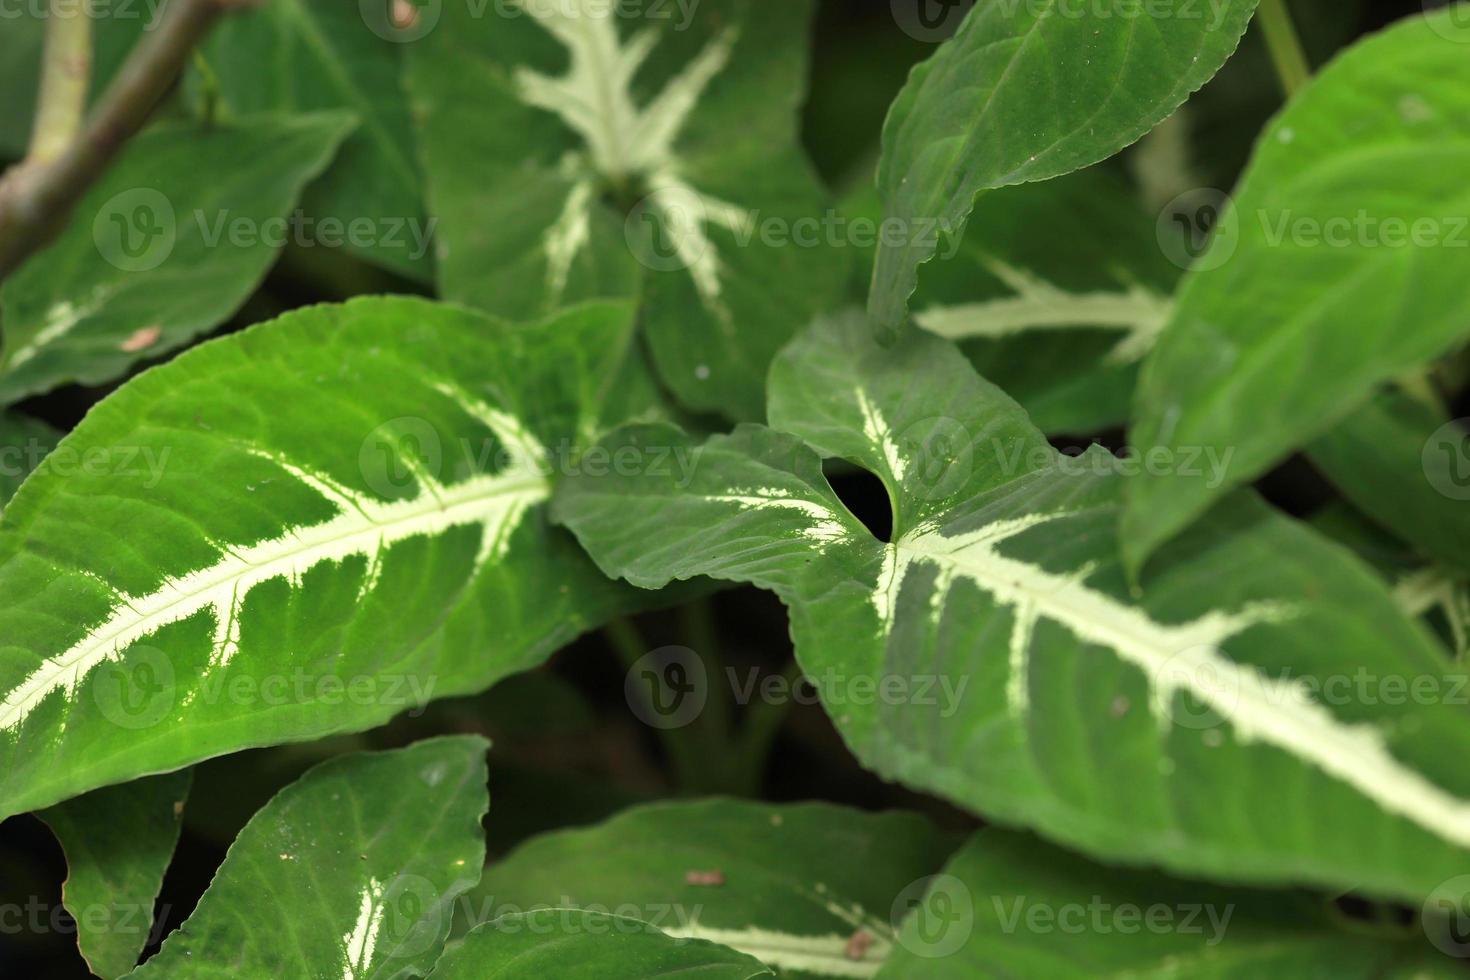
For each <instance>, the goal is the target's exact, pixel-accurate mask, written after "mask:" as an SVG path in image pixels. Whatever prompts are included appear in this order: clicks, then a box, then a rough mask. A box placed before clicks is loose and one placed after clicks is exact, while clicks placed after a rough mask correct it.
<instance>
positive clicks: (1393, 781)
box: [555, 318, 1470, 901]
mask: <svg viewBox="0 0 1470 980" xmlns="http://www.w3.org/2000/svg"><path fill="white" fill-rule="evenodd" d="M915 378H922V379H923V383H922V384H919V385H916V384H915V383H914V379H915ZM770 416H771V420H772V424H773V425H774V426H778V427H779V428H780V429H782V430H784V432H778V431H773V430H771V429H765V428H761V427H757V426H745V427H742V428H740V429H737V430H736V432H735V433H734V435H732V436H716V437H714V438H712V439H710V440H709V441H707V442H706V443H704V445H703V446H701V447H693V446H690V447H689V448H688V449H687V450H686V451H687V452H696V451H697V452H698V460H699V463H698V465H697V466H696V467H695V468H694V470H693V475H692V478H691V479H689V480H687V481H686V482H685V483H684V484H683V485H682V486H681V485H676V483H675V481H674V480H671V479H668V478H660V477H656V476H652V475H645V474H640V475H636V476H611V475H610V476H603V477H594V476H587V475H584V476H580V477H575V478H573V479H571V480H569V481H567V482H565V483H564V484H563V485H562V487H561V488H560V489H559V491H558V495H557V501H556V505H555V506H556V514H557V516H558V519H560V520H562V521H565V522H566V523H567V524H568V525H569V526H570V527H571V528H572V529H573V530H574V531H575V532H576V533H577V536H578V538H579V539H580V540H581V541H582V543H583V544H584V545H585V546H586V547H587V549H588V550H589V552H590V553H591V554H592V556H593V557H594V559H596V560H597V562H598V564H599V565H600V566H601V567H602V568H603V569H604V570H605V571H607V572H608V573H609V574H614V575H619V576H623V577H626V578H627V579H628V580H629V581H631V582H633V583H634V584H635V585H640V586H643V587H657V586H659V585H662V584H663V583H665V582H667V581H669V580H670V579H683V578H687V577H691V576H695V575H708V576H712V577H715V578H722V579H727V580H733V581H742V582H751V583H753V584H755V585H758V586H760V587H762V588H767V589H770V590H773V591H775V592H776V593H777V594H778V595H779V596H780V597H781V598H782V600H783V601H784V602H785V604H786V606H787V608H788V610H789V611H790V614H791V621H792V635H793V637H794V639H795V643H796V653H797V658H798V661H799V662H800V664H801V666H802V668H803V670H804V671H805V673H806V675H807V677H808V678H810V679H811V680H812V682H813V683H814V684H815V685H816V686H817V688H818V692H819V694H821V696H822V699H823V702H824V704H825V705H826V707H827V710H828V713H829V714H830V715H831V716H832V718H833V720H834V722H835V723H836V725H837V727H838V729H839V730H840V731H841V732H842V733H843V736H844V737H845V739H846V740H847V742H848V744H849V746H850V747H851V748H852V750H853V751H854V753H855V754H856V755H857V757H858V758H859V759H860V760H861V761H862V762H863V763H864V764H865V765H867V766H869V767H870V768H872V769H874V770H876V771H877V772H878V773H879V774H880V775H883V776H886V777H888V778H892V779H896V780H900V781H902V782H904V783H906V784H908V785H910V786H913V787H915V788H919V789H923V790H926V791H929V792H934V793H938V794H940V795H943V796H946V797H948V798H950V799H953V800H955V801H957V802H960V803H962V804H964V805H967V806H970V807H972V808H974V809H976V810H977V811H979V812H980V813H982V814H984V815H985V816H987V817H989V818H991V819H993V820H994V821H997V822H1000V823H1007V824H1026V825H1029V826H1033V827H1036V828H1038V829H1039V830H1041V831H1042V832H1043V833H1044V834H1046V835H1047V836H1049V837H1052V838H1054V839H1057V840H1059V841H1062V842H1065V843H1068V844H1071V845H1073V846H1075V847H1078V848H1080V849H1083V850H1086V851H1088V852H1089V853H1091V854H1094V855H1096V856H1098V857H1100V858H1103V859H1106V860H1112V861H1119V860H1122V861H1129V862H1146V863H1159V864H1163V865H1165V866H1167V867H1169V868H1171V869H1175V870H1177V871H1179V872H1181V873H1188V874H1194V875H1200V876H1209V875H1215V876H1221V877H1226V878H1229V879H1231V880H1240V881H1254V882H1271V883H1282V882H1300V881H1312V882H1317V883H1321V884H1325V885H1328V886H1334V887H1342V888H1357V889H1362V890H1364V891H1367V892H1369V893H1378V894H1385V895H1391V896H1402V897H1405V898H1409V899H1411V900H1415V901H1417V900H1421V899H1423V898H1424V897H1425V896H1426V895H1428V894H1430V893H1431V892H1432V891H1433V890H1434V889H1435V888H1436V887H1437V886H1438V885H1439V884H1440V883H1441V881H1443V879H1444V878H1445V876H1446V873H1445V870H1444V869H1445V868H1447V867H1455V866H1457V865H1459V864H1461V863H1463V862H1465V861H1466V860H1467V858H1470V774H1467V773H1466V772H1465V770H1464V767H1463V766H1461V765H1459V764H1458V763H1457V762H1456V761H1455V760H1456V759H1457V758H1458V757H1459V756H1460V755H1461V754H1462V752H1464V751H1470V725H1467V723H1466V722H1467V712H1466V710H1465V707H1464V705H1463V704H1461V703H1458V699H1457V697H1456V696H1455V695H1456V692H1457V691H1458V688H1459V686H1462V685H1458V681H1459V679H1458V678H1457V677H1456V676H1450V675H1447V674H1446V664H1445V661H1444V657H1443V653H1442V651H1440V650H1439V648H1438V646H1437V644H1436V643H1435V641H1434V640H1433V638H1432V637H1430V636H1429V635H1428V633H1427V632H1426V631H1425V630H1424V629H1423V628H1422V627H1420V626H1419V625H1417V624H1416V623H1414V622H1413V621H1411V620H1409V619H1408V618H1407V617H1406V616H1405V615H1404V614H1403V613H1402V612H1400V611H1399V609H1398V608H1397V606H1396V605H1395V603H1394V600H1393V597H1392V596H1391V595H1390V594H1389V593H1388V591H1387V590H1386V589H1385V587H1384V585H1383V584H1382V582H1381V581H1380V580H1379V579H1378V578H1377V577H1376V576H1375V575H1374V574H1373V573H1372V572H1371V571H1369V570H1368V569H1366V568H1364V567H1363V566H1361V565H1359V564H1358V563H1356V562H1355V561H1353V560H1352V558H1351V557H1350V556H1349V555H1348V554H1347V553H1346V552H1344V551H1342V550H1341V549H1339V548H1337V547H1336V546H1334V545H1331V544H1330V543H1327V542H1324V541H1323V540H1321V539H1320V538H1318V537H1316V536H1315V535H1313V534H1312V533H1310V532H1309V531H1307V530H1305V529H1304V528H1302V527H1300V526H1298V525H1296V524H1294V523H1293V522H1291V521H1288V520H1285V519H1283V518H1281V517H1280V516H1278V515H1276V514H1275V513H1273V512H1272V511H1271V510H1270V509H1269V508H1267V507H1265V506H1264V505H1263V504H1261V503H1260V502H1259V501H1258V500H1256V499H1254V498H1252V497H1250V496H1249V495H1244V494H1242V495H1237V496H1234V497H1231V498H1230V499H1229V501H1228V502H1227V504H1226V506H1224V507H1223V508H1222V509H1221V511H1220V513H1219V514H1217V515H1216V516H1215V517H1214V519H1212V520H1211V521H1210V522H1208V523H1206V524H1204V525H1202V526H1201V527H1200V528H1198V529H1197V531H1196V532H1195V533H1193V534H1191V535H1190V536H1189V537H1188V538H1186V539H1184V540H1181V541H1180V542H1178V544H1177V545H1176V546H1175V547H1173V548H1171V549H1170V551H1169V553H1168V554H1167V555H1166V556H1160V561H1159V568H1158V570H1157V572H1156V574H1155V575H1153V576H1151V577H1150V582H1149V588H1148V589H1147V590H1146V591H1144V592H1143V593H1142V594H1141V595H1139V594H1134V593H1133V592H1132V591H1131V590H1130V588H1129V586H1128V583H1127V580H1126V577H1125V576H1124V574H1123V571H1122V568H1121V567H1120V564H1119V561H1118V550H1117V549H1118V539H1117V532H1116V521H1117V517H1118V513H1119V510H1120V508H1121V505H1122V492H1123V486H1124V484H1125V483H1126V482H1127V481H1126V480H1125V479H1124V474H1126V473H1127V471H1128V469H1129V465H1130V464H1129V463H1127V461H1121V460H1118V459H1115V458H1114V457H1112V456H1111V455H1110V454H1108V453H1107V452H1106V451H1104V450H1102V449H1101V448H1100V447H1095V448H1094V449H1093V450H1091V451H1089V452H1088V453H1086V454H1084V455H1082V456H1080V457H1069V456H1064V455H1061V454H1059V453H1057V452H1056V450H1054V449H1052V448H1051V446H1050V445H1049V444H1048V443H1047V442H1046V440H1045V439H1044V438H1043V436H1042V434H1041V433H1040V432H1039V431H1038V430H1036V429H1035V428H1034V427H1033V426H1032V425H1031V424H1030V422H1029V421H1028V420H1027V419H1026V417H1025V415H1024V414H1023V413H1022V412H1021V411H1020V409H1019V408H1018V407H1017V406H1016V405H1015V404H1014V403H1012V402H1010V401H1009V400H1008V399H1006V398H1005V396H1004V395H1002V394H1001V393H1000V392H999V391H997V390H996V389H994V388H992V387H991V386H989V385H988V384H986V383H985V382H983V381H981V380H980V379H979V378H977V377H976V376H975V375H974V373H973V371H972V369H971V368H970V366H969V365H968V364H967V363H966V362H965V361H964V359H963V357H962V356H961V355H960V354H959V352H958V351H956V350H955V349H954V348H953V347H952V346H950V345H948V344H946V343H944V342H942V341H939V340H937V339H935V338H931V337H925V336H923V335H922V334H919V333H917V332H916V333H914V334H913V335H912V336H911V337H910V338H908V339H907V340H905V341H904V342H902V343H900V344H899V345H897V346H895V347H894V348H892V349H885V348H882V347H880V346H878V344H877V343H876V342H875V341H874V340H873V339H872V338H871V336H870V333H869V330H868V325H867V324H866V323H865V322H863V318H857V319H850V320H846V321H833V322H828V323H823V324H821V325H819V326H818V327H817V328H815V329H813V330H812V331H810V332H808V333H807V334H805V335H803V336H802V337H801V338H800V339H798V340H797V341H796V342H794V343H793V344H792V345H791V347H789V348H788V349H787V350H786V351H785V352H784V353H783V354H782V355H781V356H780V357H779V358H778V359H777V361H776V362H775V364H774V365H773V366H772V372H771V409H770ZM677 439H678V434H677V433H675V432H674V431H672V430H671V429H669V428H668V427H663V426H657V427H654V426H651V427H642V428H629V429H624V430H622V431H620V432H619V433H616V434H615V435H614V436H611V437H609V438H608V440H606V443H605V445H606V447H607V449H608V451H609V452H616V451H617V450H619V449H626V450H627V451H632V450H634V449H636V448H637V447H639V446H642V445H660V446H662V445H668V444H669V443H670V442H673V441H675V440H677ZM819 453H820V456H819V455H818V454H819ZM821 457H840V458H843V459H846V460H848V461H850V462H852V463H855V464H857V465H859V466H861V467H863V468H865V469H867V470H868V471H869V472H871V473H873V474H874V475H876V476H877V477H878V478H879V479H881V480H882V481H883V483H884V484H885V485H886V486H887V487H888V490H889V494H890V497H891V503H892V509H893V514H894V521H893V523H894V532H893V537H892V540H891V541H888V542H885V541H880V540H878V539H876V538H875V537H874V536H873V535H872V534H871V532H869V531H868V530H867V529H866V528H865V527H864V526H863V525H862V524H860V523H859V522H858V521H857V520H856V519H855V518H853V517H852V516H851V515H850V514H849V513H848V511H847V509H846V508H845V507H844V505H843V503H842V501H841V500H839V499H838V498H837V497H836V496H835V495H834V494H833V492H832V490H831V489H830V487H829V486H828V484H827V482H826V479H825V477H824V476H823V472H822V465H821ZM1156 462H1157V461H1156ZM1186 462H1188V464H1189V465H1201V464H1200V462H1199V461H1198V460H1194V461H1185V460H1177V459H1176V460H1175V461H1174V464H1175V465H1185V464H1186ZM1347 665H1351V667H1349V666H1347ZM1359 676H1362V677H1366V678H1367V680H1366V681H1362V682H1358V681H1354V680H1353V678H1354V677H1359ZM1364 684H1366V687H1365V686H1363V685H1364ZM1414 685H1417V689H1418V690H1419V691H1420V692H1421V693H1420V694H1418V695H1415V696H1412V697H1411V696H1409V695H1408V694H1407V692H1408V691H1411V690H1414V689H1415V687H1414ZM1426 689H1427V690H1428V692H1429V693H1427V694H1426V693H1424V692H1425V690H1426ZM879 692H883V693H881V694H880V693H879ZM1390 692H1402V693H1398V694H1393V693H1390ZM1324 826H1331V828H1332V832H1331V833H1330V834H1324V833H1321V832H1320V828H1321V827H1324Z"/></svg>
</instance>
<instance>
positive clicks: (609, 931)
mask: <svg viewBox="0 0 1470 980" xmlns="http://www.w3.org/2000/svg"><path fill="white" fill-rule="evenodd" d="M691 974H694V975H698V976H699V977H700V978H705V977H708V978H709V980H750V978H751V977H769V976H773V975H774V974H772V973H771V971H770V970H768V969H766V968H765V967H764V966H762V965H761V963H760V961H759V960H756V959H754V958H752V957H749V956H746V955H744V954H742V953H737V952H735V951H734V950H731V949H726V948H725V947H723V946H717V945H715V944H714V943H709V942H705V941H703V940H699V939H674V938H671V937H669V936H667V935H665V934H663V933H662V932H660V931H659V930H657V929H655V928H654V927H653V926H651V925H649V924H648V923H646V922H639V921H638V920H637V919H629V918H625V917H622V916H617V915H609V914H608V913H606V912H592V911H587V910H585V909H575V908H542V909H537V910H535V911H531V912H521V913H515V914H512V915H507V916H504V917H503V918H499V919H496V920H495V921H494V922H487V923H485V924H484V925H482V926H480V927H479V928H477V929H475V930H474V931H473V932H471V933H470V934H469V935H468V936H466V937H465V939H464V942H463V943H461V944H460V945H458V946H456V947H455V948H453V949H451V950H450V951H449V952H447V953H445V954H444V958H443V959H442V960H441V961H440V962H439V965H438V966H437V967H436V968H435V969H434V973H433V976H432V977H431V978H430V980H543V978H547V977H555V978H556V980H668V978H674V977H680V978H682V977H686V976H689V975H691Z"/></svg>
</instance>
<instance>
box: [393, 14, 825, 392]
mask: <svg viewBox="0 0 1470 980" xmlns="http://www.w3.org/2000/svg"><path fill="white" fill-rule="evenodd" d="M811 6H812V5H811V3H810V0H794V2H791V3H787V4H785V5H783V7H782V10H781V15H780V16H779V17H773V16H770V15H769V12H767V11H765V10H764V9H763V8H762V7H761V6H760V5H759V4H755V3H751V2H749V0H706V2H702V3H700V4H698V5H697V6H696V7H694V8H691V13H690V17H689V19H688V21H687V22H684V20H683V19H682V18H681V17H680V16H677V15H675V14H674V8H673V7H668V6H667V5H662V4H657V3H654V2H652V0H649V2H647V3H646V4H644V5H635V8H634V9H635V14H633V15H629V14H628V13H627V5H626V4H625V5H623V7H620V8H617V9H616V10H614V9H613V8H610V7H608V6H607V5H606V4H604V3H600V2H598V0H575V2H570V3H562V4H544V3H527V4H525V5H524V8H522V7H521V6H519V5H514V4H512V5H511V6H510V15H509V16H504V17H501V16H497V17H491V18H483V17H478V16H476V14H475V11H474V10H473V9H472V6H471V7H466V6H465V5H463V4H448V5H446V6H445V9H444V10H443V13H442V18H441V20H440V21H439V23H438V26H437V27H436V28H435V29H434V30H433V31H432V32H430V33H429V34H428V35H427V36H426V37H424V38H423V39H422V40H419V41H417V42H415V43H414V44H413V45H412V47H411V48H410V50H409V57H408V78H409V90H410V94H411V96H412V99H413V102H414V105H415V116H416V118H417V119H418V120H419V122H420V125H421V142H422V146H423V154H424V158H425V162H426V167H427V171H428V178H429V189H430V202H431V206H432V208H431V209H432V211H433V213H434V215H435V217H436V219H437V220H438V221H439V225H438V242H439V250H440V252H439V280H440V286H441V289H442V291H443V293H444V295H445V296H446V297H448V298H450V299H454V300H460V301H463V302H466V303H469V304H471V305H474V306H478V307H480V308H483V309H486V310H488V311H490V312H492V313H496V314H498V315H503V316H508V317H512V318H517V319H521V318H527V317H533V316H538V315H542V314H544V313H545V312H546V311H547V310H550V309H555V308H556V307H558V306H560V305H563V304H565V303H567V302H574V301H578V300H582V299H586V298H589V297H626V296H635V295H636V296H638V297H640V300H641V303H642V307H643V311H642V321H643V325H644V329H645V331H646V334H645V335H646V338H647V340H648V343H649V346H650V348H651V352H652V354H653V358H654V361H655V363H656V364H657V365H658V368H659V371H660V373H661V374H662V376H663V378H664V380H665V382H666V383H667V384H668V386H669V387H670V389H671V390H672V391H673V392H674V393H675V394H676V395H677V396H678V397H679V399H680V400H681V401H683V402H684V403H685V404H686V405H687V406H689V407H690V408H694V409H700V410H718V411H723V412H726V413H727V414H732V415H735V416H738V417H746V418H754V417H758V416H759V415H760V414H761V411H762V409H763V407H764V394H763V392H764V382H765V375H766V369H767V367H768V365H769V363H770V359H771V357H772V355H774V354H775V352H776V351H777V350H778V349H780V347H781V345H782V344H784V343H785V342H786V341H787V340H788V339H790V337H791V336H792V335H793V334H794V333H795V332H796V330H797V329H798V328H800V327H802V326H805V325H806V324H807V323H808V322H810V320H811V318H812V317H813V316H814V315H815V314H816V313H818V312H821V311H823V310H825V309H826V307H827V306H828V305H829V304H830V302H831V301H832V300H833V299H835V298H836V296H837V295H838V293H839V291H840V290H841V287H842V278H843V275H844V273H845V268H844V262H843V261H842V255H841V254H840V251H839V250H837V249H833V248H829V247H824V241H823V240H822V237H821V236H822V229H821V223H820V219H821V217H822V214H823V208H824V206H825V202H824V198H823V194H822V191H821V189H820V188H819V186H818V184H817V182H816V179H815V177H814V176H813V174H812V173H811V169H810V166H809V165H808V164H807V162H806V160H805V158H804V157H803V156H802V154H801V151H800V149H799V147H798V143H797V137H796V125H795V121H796V110H797V108H798V105H799V103H800V101H801V97H802V92H803V88H804V78H805V74H806V43H807V37H806V35H807V31H806V28H807V24H808V21H809V20H810V11H811ZM645 7H646V9H645ZM660 9H662V10H663V13H662V14H659V13H658V12H657V11H658V10H660ZM802 220H805V221H806V222H812V223H813V225H812V227H810V228H807V232H808V233H811V234H815V235H817V240H816V241H815V242H813V241H810V240H809V239H806V238H805V237H802V236H801V235H800V233H799V232H798V229H797V226H796V222H798V221H802ZM804 227H805V226H804ZM770 229H774V230H775V233H776V234H777V235H784V236H785V238H786V240H785V242H784V243H778V242H777V239H776V238H775V237H773V236H772V235H771V234H768V231H769V230H770ZM794 233H796V237H800V238H801V240H802V241H806V242H807V243H808V244H807V246H806V247H803V246H802V245H800V244H797V243H796V242H795V241H793V240H792V239H793V234H794Z"/></svg>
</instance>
